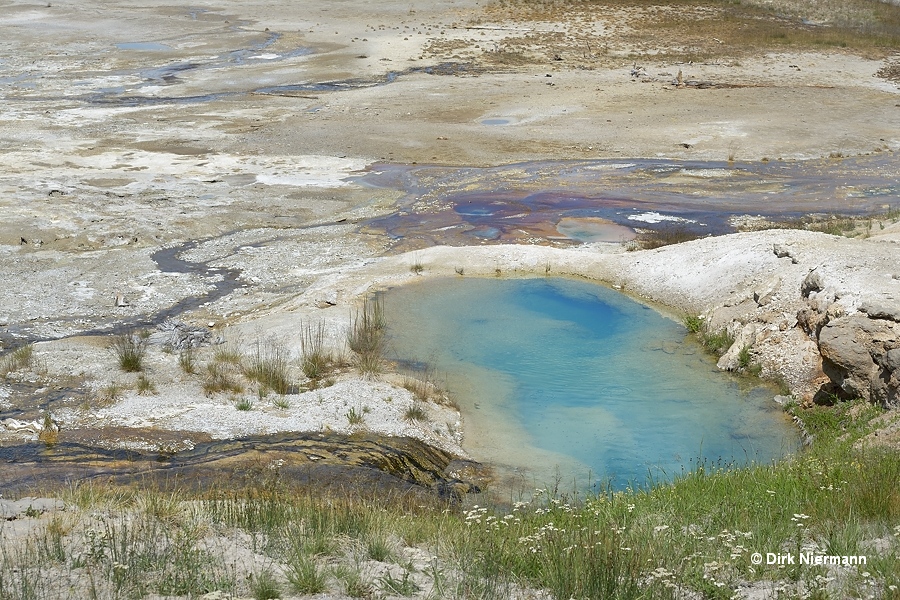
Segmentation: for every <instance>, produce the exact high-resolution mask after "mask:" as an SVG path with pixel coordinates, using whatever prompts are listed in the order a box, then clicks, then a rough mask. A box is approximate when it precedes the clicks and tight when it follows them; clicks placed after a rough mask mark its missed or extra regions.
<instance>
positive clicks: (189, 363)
mask: <svg viewBox="0 0 900 600" xmlns="http://www.w3.org/2000/svg"><path fill="white" fill-rule="evenodd" d="M178 366H179V367H181V370H182V371H184V372H185V373H187V374H188V375H196V374H197V361H196V357H195V356H194V349H193V348H185V349H184V350H182V351H181V352H180V353H179V354H178Z"/></svg>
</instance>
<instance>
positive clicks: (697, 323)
mask: <svg viewBox="0 0 900 600" xmlns="http://www.w3.org/2000/svg"><path fill="white" fill-rule="evenodd" d="M703 323H704V321H703V316H702V315H692V314H685V315H684V316H683V317H681V324H682V325H684V328H685V329H687V330H688V331H689V332H690V333H700V330H701V329H702V328H703Z"/></svg>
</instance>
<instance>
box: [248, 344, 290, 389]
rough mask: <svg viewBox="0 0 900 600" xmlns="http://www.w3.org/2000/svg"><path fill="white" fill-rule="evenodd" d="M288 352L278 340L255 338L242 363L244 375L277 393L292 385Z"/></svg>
mask: <svg viewBox="0 0 900 600" xmlns="http://www.w3.org/2000/svg"><path fill="white" fill-rule="evenodd" d="M289 366H290V352H289V351H288V349H287V347H286V346H285V345H284V343H282V342H281V341H279V340H276V339H267V340H256V342H255V343H254V344H253V352H252V354H251V355H250V356H249V357H248V358H247V359H246V360H245V361H244V363H243V373H244V376H245V377H246V378H247V379H249V380H251V381H255V382H257V383H259V384H260V385H261V386H263V387H265V388H266V389H269V390H272V391H274V392H276V393H278V394H282V395H284V394H287V393H289V392H290V391H291V388H292V387H293V386H292V384H291V380H290V374H289Z"/></svg>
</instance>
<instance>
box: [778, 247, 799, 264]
mask: <svg viewBox="0 0 900 600" xmlns="http://www.w3.org/2000/svg"><path fill="white" fill-rule="evenodd" d="M772 250H773V251H774V252H775V256H777V257H778V258H790V259H791V262H792V263H793V264H795V265H796V264H797V263H798V262H800V261H799V260H797V257H796V256H795V255H794V252H793V249H792V248H791V247H790V246H788V245H787V244H774V245H773V247H772Z"/></svg>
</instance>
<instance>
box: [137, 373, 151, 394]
mask: <svg viewBox="0 0 900 600" xmlns="http://www.w3.org/2000/svg"><path fill="white" fill-rule="evenodd" d="M135 389H136V390H137V393H138V394H140V395H142V396H151V395H153V394H155V393H156V385H155V384H154V383H153V382H152V381H151V380H150V378H149V377H147V376H146V375H144V374H143V373H141V374H140V375H139V376H138V378H137V382H136V383H135Z"/></svg>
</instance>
